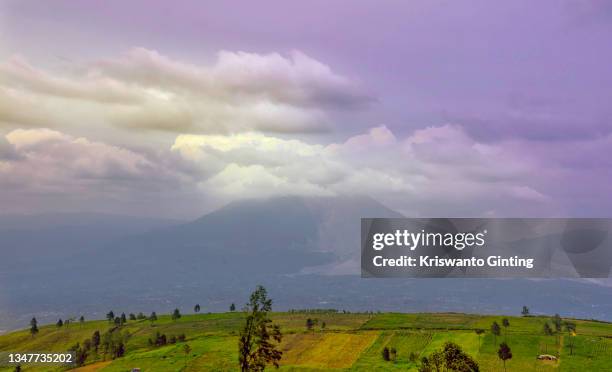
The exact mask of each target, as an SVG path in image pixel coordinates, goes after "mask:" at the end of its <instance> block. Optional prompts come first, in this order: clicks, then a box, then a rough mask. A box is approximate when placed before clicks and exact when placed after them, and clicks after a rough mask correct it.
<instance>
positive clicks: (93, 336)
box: [91, 331, 100, 353]
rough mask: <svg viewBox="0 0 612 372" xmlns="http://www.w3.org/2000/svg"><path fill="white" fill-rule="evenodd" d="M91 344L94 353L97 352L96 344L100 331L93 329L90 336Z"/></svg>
mask: <svg viewBox="0 0 612 372" xmlns="http://www.w3.org/2000/svg"><path fill="white" fill-rule="evenodd" d="M91 344H92V345H93V347H94V349H95V350H96V353H98V346H100V331H95V332H94V333H93V335H92V336H91Z"/></svg>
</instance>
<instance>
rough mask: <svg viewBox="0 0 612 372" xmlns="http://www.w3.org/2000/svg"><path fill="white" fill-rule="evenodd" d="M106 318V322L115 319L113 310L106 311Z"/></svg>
mask: <svg viewBox="0 0 612 372" xmlns="http://www.w3.org/2000/svg"><path fill="white" fill-rule="evenodd" d="M106 319H107V320H108V322H109V323H110V322H112V321H113V320H115V313H113V311H112V310H111V311H109V312H108V313H106Z"/></svg>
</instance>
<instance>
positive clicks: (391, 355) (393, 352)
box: [389, 347, 397, 361]
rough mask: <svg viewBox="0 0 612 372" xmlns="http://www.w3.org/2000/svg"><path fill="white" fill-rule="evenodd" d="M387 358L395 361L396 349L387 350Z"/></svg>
mask: <svg viewBox="0 0 612 372" xmlns="http://www.w3.org/2000/svg"><path fill="white" fill-rule="evenodd" d="M389 358H390V359H391V360H392V361H395V359H397V349H396V348H394V347H392V348H391V349H389Z"/></svg>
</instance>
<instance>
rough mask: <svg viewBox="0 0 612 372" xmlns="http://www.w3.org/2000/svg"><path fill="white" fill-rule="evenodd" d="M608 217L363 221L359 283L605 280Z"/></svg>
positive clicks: (609, 257)
mask: <svg viewBox="0 0 612 372" xmlns="http://www.w3.org/2000/svg"><path fill="white" fill-rule="evenodd" d="M611 230H612V219H605V218H600V219H571V218H565V219H563V218H363V219H362V220H361V273H362V276H363V277H413V278H414V277H416V278H419V277H428V278H448V277H474V278H482V277H488V278H495V277H525V278H579V277H582V278H608V277H609V276H610V271H611V268H612V234H610V233H609V232H610V231H611Z"/></svg>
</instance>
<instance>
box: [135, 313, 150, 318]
mask: <svg viewBox="0 0 612 372" xmlns="http://www.w3.org/2000/svg"><path fill="white" fill-rule="evenodd" d="M136 319H147V317H146V316H145V315H144V314H143V313H142V311H140V312H138V315H136Z"/></svg>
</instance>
